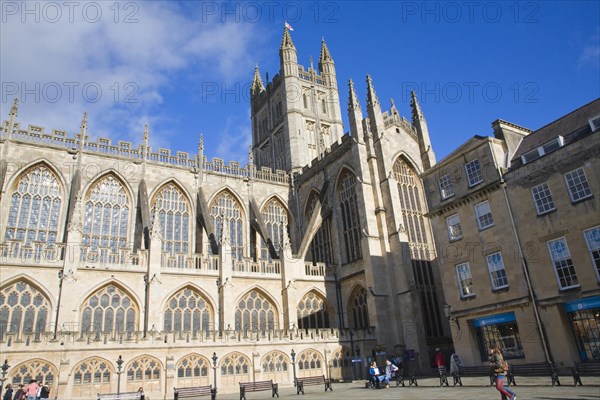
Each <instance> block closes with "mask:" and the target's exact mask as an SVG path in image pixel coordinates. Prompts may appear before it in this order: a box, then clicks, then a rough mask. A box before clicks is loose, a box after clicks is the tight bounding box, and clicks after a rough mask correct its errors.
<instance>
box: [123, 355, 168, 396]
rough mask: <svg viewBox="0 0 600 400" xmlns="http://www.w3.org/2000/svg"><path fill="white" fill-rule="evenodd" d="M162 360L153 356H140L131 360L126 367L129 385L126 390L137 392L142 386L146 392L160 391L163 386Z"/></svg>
mask: <svg viewBox="0 0 600 400" xmlns="http://www.w3.org/2000/svg"><path fill="white" fill-rule="evenodd" d="M162 369H163V367H162V364H161V362H160V361H159V360H158V359H157V358H154V357H152V356H146V355H144V356H140V357H137V358H135V359H133V361H131V362H130V363H129V364H128V365H127V368H126V369H125V371H126V373H127V386H126V389H125V391H128V392H137V389H138V388H139V387H140V386H142V387H143V388H144V390H145V391H146V392H154V391H159V390H160V388H161V385H160V383H161V381H160V376H161V374H160V372H161V370H162Z"/></svg>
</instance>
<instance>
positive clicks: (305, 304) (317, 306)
mask: <svg viewBox="0 0 600 400" xmlns="http://www.w3.org/2000/svg"><path fill="white" fill-rule="evenodd" d="M329 327H330V326H329V312H328V310H327V303H326V302H325V299H323V297H321V296H319V295H317V294H316V293H315V292H308V293H307V294H305V295H304V297H303V298H302V300H300V302H299V303H298V328H300V329H310V328H329Z"/></svg>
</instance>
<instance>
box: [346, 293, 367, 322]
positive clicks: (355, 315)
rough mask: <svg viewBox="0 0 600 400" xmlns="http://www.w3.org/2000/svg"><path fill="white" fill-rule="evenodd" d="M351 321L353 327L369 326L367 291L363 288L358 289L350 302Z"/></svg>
mask: <svg viewBox="0 0 600 400" xmlns="http://www.w3.org/2000/svg"><path fill="white" fill-rule="evenodd" d="M350 310H351V313H352V322H353V328H354V329H365V328H369V327H370V323H369V309H368V306H367V291H366V290H365V288H362V287H361V288H360V289H358V290H357V291H356V292H355V293H354V296H353V297H352V300H351V302H350Z"/></svg>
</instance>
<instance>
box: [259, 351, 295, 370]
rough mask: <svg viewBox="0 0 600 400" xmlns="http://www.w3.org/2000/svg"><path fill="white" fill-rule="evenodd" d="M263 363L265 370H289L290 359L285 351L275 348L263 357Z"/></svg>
mask: <svg viewBox="0 0 600 400" xmlns="http://www.w3.org/2000/svg"><path fill="white" fill-rule="evenodd" d="M261 364H262V371H263V372H281V371H287V370H288V365H289V359H288V357H287V355H285V354H284V353H282V352H280V351H277V350H273V351H272V352H270V353H269V354H267V355H265V356H264V357H263V359H262V363H261Z"/></svg>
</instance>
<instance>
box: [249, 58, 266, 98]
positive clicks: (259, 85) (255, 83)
mask: <svg viewBox="0 0 600 400" xmlns="http://www.w3.org/2000/svg"><path fill="white" fill-rule="evenodd" d="M264 90H265V85H263V81H262V78H261V77H260V72H259V70H258V65H256V67H254V77H253V78H252V86H251V87H250V94H252V95H255V94H257V93H260V92H262V91H264Z"/></svg>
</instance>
